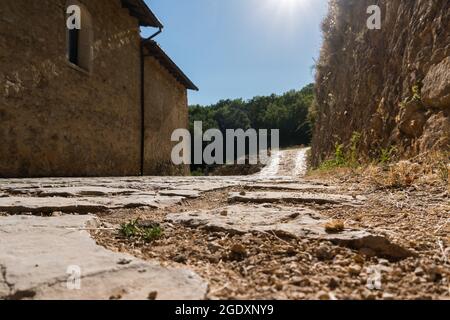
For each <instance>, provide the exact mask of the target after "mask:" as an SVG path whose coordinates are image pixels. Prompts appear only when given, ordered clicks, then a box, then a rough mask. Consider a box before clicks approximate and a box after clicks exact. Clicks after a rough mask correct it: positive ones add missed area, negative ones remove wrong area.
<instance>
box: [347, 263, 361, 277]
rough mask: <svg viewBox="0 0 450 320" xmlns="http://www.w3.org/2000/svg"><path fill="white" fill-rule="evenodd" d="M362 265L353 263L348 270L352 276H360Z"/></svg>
mask: <svg viewBox="0 0 450 320" xmlns="http://www.w3.org/2000/svg"><path fill="white" fill-rule="evenodd" d="M361 269H362V268H361V266H359V265H357V264H353V265H351V266H350V267H348V272H349V273H350V275H351V276H355V277H356V276H359V274H360V273H361Z"/></svg>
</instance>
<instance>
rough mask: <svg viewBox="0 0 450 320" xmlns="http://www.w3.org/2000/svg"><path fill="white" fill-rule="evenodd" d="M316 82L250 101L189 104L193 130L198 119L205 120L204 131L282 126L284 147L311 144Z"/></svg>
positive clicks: (281, 141) (281, 140) (278, 127)
mask: <svg viewBox="0 0 450 320" xmlns="http://www.w3.org/2000/svg"><path fill="white" fill-rule="evenodd" d="M313 88H314V85H313V84H309V85H307V86H306V87H304V88H303V89H302V90H299V91H297V90H291V91H288V92H286V93H284V94H282V95H275V94H272V95H270V96H263V97H262V96H258V97H254V98H253V99H250V100H247V101H245V100H242V99H235V100H221V101H219V102H217V103H216V104H213V105H209V106H200V105H193V106H190V107H189V119H190V131H191V134H193V128H194V121H203V130H204V131H206V130H208V129H211V128H216V129H220V130H221V131H222V132H223V133H224V134H225V130H226V129H244V130H247V129H249V128H253V129H256V130H258V129H268V130H270V129H279V130H280V147H289V146H294V145H302V144H303V145H308V144H309V143H310V142H311V122H310V118H309V116H308V111H309V108H310V106H311V104H312V102H313V96H314V92H313V90H314V89H313Z"/></svg>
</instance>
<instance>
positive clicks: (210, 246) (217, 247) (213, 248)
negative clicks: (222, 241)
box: [208, 242, 223, 253]
mask: <svg viewBox="0 0 450 320" xmlns="http://www.w3.org/2000/svg"><path fill="white" fill-rule="evenodd" d="M221 249H223V247H222V246H220V245H218V244H216V243H214V242H211V243H208V250H209V251H210V252H211V253H216V252H217V251H219V250H221Z"/></svg>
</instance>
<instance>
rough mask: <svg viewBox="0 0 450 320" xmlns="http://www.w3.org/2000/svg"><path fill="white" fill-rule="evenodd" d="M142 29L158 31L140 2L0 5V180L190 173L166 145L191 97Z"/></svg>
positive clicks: (51, 0) (23, 0)
mask: <svg viewBox="0 0 450 320" xmlns="http://www.w3.org/2000/svg"><path fill="white" fill-rule="evenodd" d="M74 4H75V5H78V6H79V8H81V29H80V30H69V29H68V28H67V27H66V21H67V18H68V17H69V15H68V14H67V8H68V6H70V5H74ZM141 27H152V28H157V29H159V30H160V31H161V29H162V28H163V26H162V24H161V22H160V21H159V20H158V19H157V18H156V16H155V15H154V14H153V13H152V11H151V10H150V9H149V8H148V6H147V5H146V4H145V3H144V1H143V0H73V1H70V0H69V1H68V0H39V1H30V0H14V1H1V4H0V91H1V92H0V178H1V177H3V178H5V177H45V176H47V177H51V176H134V175H141V174H143V175H161V174H183V173H186V172H187V170H188V168H186V167H181V168H176V167H174V166H172V162H171V157H170V156H171V150H172V146H173V144H174V143H172V142H171V141H170V140H171V139H170V138H171V134H172V132H173V130H175V129H177V128H187V126H188V109H187V90H188V89H191V90H198V89H197V87H196V86H195V85H194V84H193V83H192V82H191V81H190V80H189V79H188V78H187V77H186V75H185V74H184V73H183V72H182V71H181V70H180V69H179V68H178V67H177V65H176V64H175V63H174V62H173V61H172V60H171V59H170V58H169V57H168V56H167V55H166V54H165V53H164V51H163V50H162V49H161V48H160V47H159V46H158V44H157V43H156V42H154V40H152V39H142V38H141V35H140V28H141ZM157 29H155V31H156V30H157Z"/></svg>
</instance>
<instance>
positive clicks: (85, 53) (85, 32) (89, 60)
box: [67, 0, 93, 72]
mask: <svg viewBox="0 0 450 320" xmlns="http://www.w3.org/2000/svg"><path fill="white" fill-rule="evenodd" d="M68 5H78V6H79V7H80V9H81V10H80V11H81V12H80V13H81V26H80V29H72V30H68V32H67V59H68V60H69V62H70V63H72V64H74V65H76V66H78V67H80V68H81V69H83V70H86V71H88V72H90V71H91V69H92V64H93V27H92V18H91V15H90V13H89V11H88V10H87V9H86V7H85V6H84V5H82V4H80V3H78V1H74V0H72V1H69V2H68Z"/></svg>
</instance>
